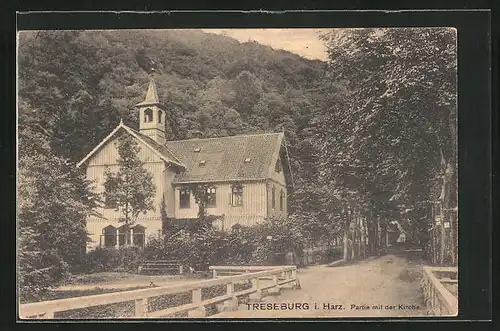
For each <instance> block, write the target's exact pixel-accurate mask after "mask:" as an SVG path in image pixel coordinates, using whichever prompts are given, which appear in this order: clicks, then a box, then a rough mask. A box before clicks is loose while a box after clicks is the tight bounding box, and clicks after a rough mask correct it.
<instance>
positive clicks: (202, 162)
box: [198, 160, 207, 167]
mask: <svg viewBox="0 0 500 331" xmlns="http://www.w3.org/2000/svg"><path fill="white" fill-rule="evenodd" d="M206 163H207V161H205V160H201V161H200V163H198V165H199V166H200V167H202V166H204V165H205V164H206Z"/></svg>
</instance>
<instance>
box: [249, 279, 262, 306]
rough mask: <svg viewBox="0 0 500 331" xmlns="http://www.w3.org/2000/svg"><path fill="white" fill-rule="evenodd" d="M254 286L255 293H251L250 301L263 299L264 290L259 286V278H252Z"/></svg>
mask: <svg viewBox="0 0 500 331" xmlns="http://www.w3.org/2000/svg"><path fill="white" fill-rule="evenodd" d="M252 288H253V289H254V290H255V292H254V293H252V294H250V296H249V297H248V299H249V300H250V301H257V302H258V301H260V300H261V299H262V291H261V290H260V286H259V278H254V279H252Z"/></svg>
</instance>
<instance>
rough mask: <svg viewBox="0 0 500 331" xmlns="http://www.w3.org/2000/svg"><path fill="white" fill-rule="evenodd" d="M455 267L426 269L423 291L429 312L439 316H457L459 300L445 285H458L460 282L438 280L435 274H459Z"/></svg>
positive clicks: (446, 279) (447, 279) (445, 279)
mask: <svg viewBox="0 0 500 331" xmlns="http://www.w3.org/2000/svg"><path fill="white" fill-rule="evenodd" d="M457 271H458V270H457V268H455V267H428V266H425V267H424V271H423V274H424V275H423V276H424V277H423V279H422V290H423V292H424V296H425V302H426V305H427V308H428V310H429V312H430V313H431V314H433V315H439V316H457V314H458V300H457V298H456V297H455V296H454V295H453V294H451V293H450V291H448V290H447V289H446V288H445V287H444V285H443V283H451V284H456V283H458V280H456V279H450V278H443V279H438V277H437V276H436V274H435V273H452V274H456V273H457Z"/></svg>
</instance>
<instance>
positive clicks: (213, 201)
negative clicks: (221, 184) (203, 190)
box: [207, 186, 217, 207]
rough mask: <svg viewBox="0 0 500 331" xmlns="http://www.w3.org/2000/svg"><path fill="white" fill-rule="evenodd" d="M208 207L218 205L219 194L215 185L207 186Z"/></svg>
mask: <svg viewBox="0 0 500 331" xmlns="http://www.w3.org/2000/svg"><path fill="white" fill-rule="evenodd" d="M207 207H217V195H216V189H215V187H213V186H212V187H208V188H207Z"/></svg>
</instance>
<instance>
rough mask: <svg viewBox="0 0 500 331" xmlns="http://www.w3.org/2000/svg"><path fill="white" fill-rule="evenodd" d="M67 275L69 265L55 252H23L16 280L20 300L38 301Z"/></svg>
mask: <svg viewBox="0 0 500 331" xmlns="http://www.w3.org/2000/svg"><path fill="white" fill-rule="evenodd" d="M68 277H69V265H68V264H67V263H66V262H64V261H63V259H62V258H61V257H60V256H59V255H58V254H57V253H56V252H55V251H48V252H44V253H36V252H24V253H23V254H21V256H20V261H19V269H18V281H19V292H20V293H19V295H20V300H21V302H32V301H38V300H40V299H41V298H43V297H44V296H45V295H46V294H47V293H48V290H49V289H50V288H51V287H53V286H55V285H57V284H58V283H60V282H61V281H63V280H65V279H67V278H68Z"/></svg>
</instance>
